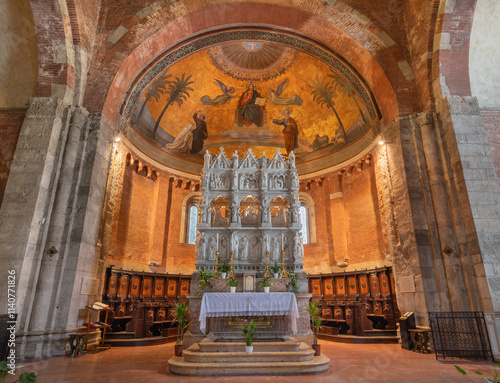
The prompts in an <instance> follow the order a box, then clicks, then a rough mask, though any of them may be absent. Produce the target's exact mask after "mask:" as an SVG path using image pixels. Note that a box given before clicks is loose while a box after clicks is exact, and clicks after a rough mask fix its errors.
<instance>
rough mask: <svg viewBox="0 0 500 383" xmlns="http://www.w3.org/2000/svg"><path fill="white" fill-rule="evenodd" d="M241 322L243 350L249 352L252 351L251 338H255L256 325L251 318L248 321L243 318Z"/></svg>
mask: <svg viewBox="0 0 500 383" xmlns="http://www.w3.org/2000/svg"><path fill="white" fill-rule="evenodd" d="M243 322H244V323H243V325H242V326H241V328H242V329H243V338H244V339H245V351H246V352H247V354H251V353H252V352H253V340H254V338H255V332H256V331H257V326H256V325H255V322H254V321H253V319H252V320H251V321H250V322H249V321H248V320H246V319H245V320H244V321H243Z"/></svg>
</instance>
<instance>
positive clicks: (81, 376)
mask: <svg viewBox="0 0 500 383" xmlns="http://www.w3.org/2000/svg"><path fill="white" fill-rule="evenodd" d="M320 344H321V347H322V352H323V353H324V354H326V355H327V356H328V357H329V358H330V359H331V362H330V370H329V371H328V372H326V373H324V374H321V375H310V376H256V377H252V378H249V377H215V378H194V377H184V376H176V375H172V374H170V373H169V372H168V364H167V361H168V359H169V358H170V357H172V356H173V352H174V344H173V343H169V344H165V345H159V346H146V347H116V348H113V349H110V350H105V351H101V352H99V353H88V354H86V355H84V356H81V357H78V358H76V359H70V358H52V359H49V360H44V361H38V362H34V363H26V364H23V365H22V367H21V368H19V369H18V370H17V373H22V372H25V371H34V372H35V373H36V374H37V376H38V382H39V383H80V382H82V383H83V382H85V383H89V382H90V383H101V382H103V383H104V382H106V383H114V382H116V383H139V382H140V383H143V382H144V383H145V382H147V383H156V382H193V381H197V382H200V381H201V382H246V383H248V382H252V383H254V382H273V383H274V382H398V383H401V382H404V383H411V382H424V383H434V382H467V381H470V380H467V378H465V377H462V376H461V375H460V374H459V373H458V372H457V371H456V370H455V368H454V367H453V365H454V364H457V365H459V366H460V367H461V368H463V369H464V370H466V371H467V372H468V375H467V377H470V378H471V380H472V381H474V382H481V381H482V380H481V379H480V377H479V376H477V375H475V374H474V373H473V371H475V370H481V371H487V372H488V373H489V372H491V371H492V370H493V369H494V367H495V365H494V364H493V363H492V362H469V361H456V360H455V361H452V362H448V361H446V362H442V361H436V360H435V358H434V354H427V355H422V354H417V353H414V352H412V351H407V350H402V349H401V347H400V346H399V345H393V344H390V345H363V344H360V345H354V344H343V343H332V342H327V341H320ZM13 380H14V379H12V378H8V380H7V381H6V382H7V383H10V382H12V381H13Z"/></svg>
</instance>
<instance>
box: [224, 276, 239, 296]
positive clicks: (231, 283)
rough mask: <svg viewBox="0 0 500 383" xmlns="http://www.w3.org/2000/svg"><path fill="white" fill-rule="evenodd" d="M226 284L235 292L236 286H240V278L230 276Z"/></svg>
mask: <svg viewBox="0 0 500 383" xmlns="http://www.w3.org/2000/svg"><path fill="white" fill-rule="evenodd" d="M226 285H228V286H229V288H230V289H231V292H232V293H235V292H236V286H238V280H237V279H234V278H229V279H228V280H227V281H226Z"/></svg>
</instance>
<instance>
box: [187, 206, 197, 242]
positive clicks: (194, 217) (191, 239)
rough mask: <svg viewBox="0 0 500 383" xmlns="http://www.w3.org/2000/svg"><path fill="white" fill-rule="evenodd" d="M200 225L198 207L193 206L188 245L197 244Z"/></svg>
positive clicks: (191, 208)
mask: <svg viewBox="0 0 500 383" xmlns="http://www.w3.org/2000/svg"><path fill="white" fill-rule="evenodd" d="M197 224H198V206H196V205H194V204H193V205H191V206H189V218H188V227H187V234H188V235H187V237H188V238H187V243H190V244H195V243H196V226H197Z"/></svg>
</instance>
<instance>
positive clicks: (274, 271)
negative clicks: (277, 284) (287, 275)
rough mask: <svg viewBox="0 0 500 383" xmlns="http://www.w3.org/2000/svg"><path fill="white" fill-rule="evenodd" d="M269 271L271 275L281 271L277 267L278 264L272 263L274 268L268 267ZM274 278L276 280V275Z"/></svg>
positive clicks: (279, 267)
mask: <svg viewBox="0 0 500 383" xmlns="http://www.w3.org/2000/svg"><path fill="white" fill-rule="evenodd" d="M269 270H271V272H272V273H273V274H278V273H279V272H280V271H281V266H278V263H277V262H274V266H270V267H269ZM274 277H275V278H277V277H276V275H275V276H274Z"/></svg>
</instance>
